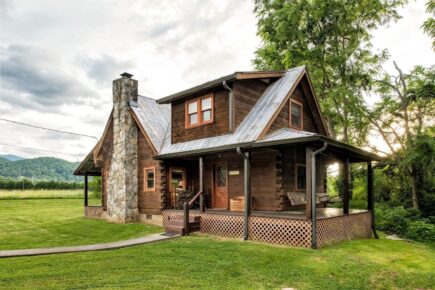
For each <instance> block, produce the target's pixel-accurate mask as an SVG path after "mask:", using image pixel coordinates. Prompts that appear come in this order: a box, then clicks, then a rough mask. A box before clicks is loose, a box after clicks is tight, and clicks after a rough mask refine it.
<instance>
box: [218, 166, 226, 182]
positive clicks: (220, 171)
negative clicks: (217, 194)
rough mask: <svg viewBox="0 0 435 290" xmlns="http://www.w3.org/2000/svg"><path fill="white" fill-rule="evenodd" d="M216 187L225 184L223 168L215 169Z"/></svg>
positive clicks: (224, 169) (224, 168)
mask: <svg viewBox="0 0 435 290" xmlns="http://www.w3.org/2000/svg"><path fill="white" fill-rule="evenodd" d="M216 175H217V176H216V177H217V186H218V187H223V186H226V184H227V168H226V167H224V166H219V167H218V168H216Z"/></svg>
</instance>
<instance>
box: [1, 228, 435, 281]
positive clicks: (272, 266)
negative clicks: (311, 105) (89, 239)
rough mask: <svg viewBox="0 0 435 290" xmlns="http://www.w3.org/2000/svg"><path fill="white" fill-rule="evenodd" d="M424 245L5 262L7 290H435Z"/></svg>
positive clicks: (146, 249)
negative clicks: (284, 288)
mask: <svg viewBox="0 0 435 290" xmlns="http://www.w3.org/2000/svg"><path fill="white" fill-rule="evenodd" d="M434 269H435V254H434V251H433V249H431V248H430V247H429V246H427V245H423V244H412V243H407V242H403V241H391V240H385V239H383V240H358V241H350V242H345V243H341V244H339V245H335V246H331V247H327V248H323V249H320V250H311V249H297V248H289V247H279V246H271V245H265V244H258V243H253V242H242V241H235V240H223V239H218V238H213V237H210V236H205V235H197V234H195V235H193V236H190V237H182V238H179V239H175V240H169V241H165V242H159V243H155V244H148V245H141V246H136V247H131V248H124V249H118V250H112V251H101V252H87V253H78V254H62V255H52V256H36V257H26V258H10V259H0V288H4V289H91V288H92V289H281V288H283V287H293V288H295V289H433V287H434V285H435V273H434Z"/></svg>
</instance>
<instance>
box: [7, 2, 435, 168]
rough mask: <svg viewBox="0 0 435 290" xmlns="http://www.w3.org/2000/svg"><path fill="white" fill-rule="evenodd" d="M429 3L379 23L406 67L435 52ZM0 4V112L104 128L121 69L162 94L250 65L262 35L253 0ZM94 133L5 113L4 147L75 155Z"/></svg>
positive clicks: (378, 38) (147, 90)
mask: <svg viewBox="0 0 435 290" xmlns="http://www.w3.org/2000/svg"><path fill="white" fill-rule="evenodd" d="M424 3H425V1H415V2H414V1H411V3H410V4H409V5H408V6H406V7H405V8H403V9H401V10H400V12H401V15H402V16H403V19H401V20H399V21H398V22H397V23H391V24H390V25H389V26H388V27H384V28H382V29H380V30H378V31H375V32H374V35H375V38H374V45H375V49H383V48H387V49H389V51H390V54H391V59H392V60H393V59H394V60H396V61H397V62H398V63H399V65H400V66H401V67H402V68H403V69H404V70H405V71H407V70H409V69H410V68H411V67H412V66H413V65H415V64H422V65H429V64H433V63H434V62H435V57H434V53H433V51H432V50H431V46H430V40H429V38H428V37H427V36H426V35H425V34H423V32H422V31H421V29H420V26H421V24H422V22H423V21H424V20H425V19H426V18H427V15H425V13H424ZM0 6H1V7H0V13H1V15H0V69H1V74H0V118H6V119H11V120H15V121H20V122H26V123H31V124H34V125H38V126H44V127H49V128H55V129H60V130H67V131H73V132H78V133H82V134H87V135H92V136H97V137H99V136H100V135H101V133H102V131H103V129H104V124H105V122H106V120H107V118H108V115H109V112H110V109H111V98H112V95H111V81H112V80H113V79H115V78H117V77H118V75H119V74H120V73H122V72H124V71H128V72H130V73H132V74H133V75H134V78H136V79H137V80H139V91H140V93H141V94H144V95H147V96H150V97H153V98H161V97H164V96H166V95H168V94H171V93H174V92H177V91H179V90H182V89H185V88H188V87H190V86H193V85H196V84H199V83H202V82H204V81H207V80H210V79H213V78H216V77H219V76H222V75H226V74H229V73H231V72H234V71H237V70H250V69H252V65H251V60H252V59H253V54H254V51H255V49H256V48H257V47H258V46H259V44H260V41H259V39H258V38H257V36H256V19H255V17H254V15H253V14H252V8H253V7H252V2H251V1H248V0H245V1H237V0H231V1H230V0H227V1H223V0H200V1H199V0H198V1H193V0H190V1H169V0H147V1H132V0H129V1H115V0H113V1H112V0H93V1H89V0H88V1H85V0H74V1H72V0H71V1H55V0H37V1H36V0H35V1H25V0H22V1H18V0H17V1H14V0H0ZM387 68H388V69H390V68H391V64H388V65H387ZM95 142H96V141H95V140H93V139H90V138H85V137H76V136H68V135H62V134H58V133H54V132H49V131H43V130H38V129H31V128H26V127H22V126H18V125H15V124H10V123H7V122H4V121H1V120H0V154H2V153H12V154H17V155H20V156H25V157H36V156H47V155H50V156H56V157H61V158H65V159H69V160H73V161H78V160H80V159H81V158H82V157H83V156H84V155H85V154H86V153H87V152H89V150H90V149H91V148H92V146H93V145H94V144H95ZM4 144H6V145H7V144H9V145H15V146H21V147H29V148H36V149H43V150H47V151H53V152H59V153H53V152H44V151H37V150H30V149H24V148H13V147H10V146H5V145H4ZM61 153H64V154H61Z"/></svg>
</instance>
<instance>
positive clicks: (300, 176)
mask: <svg viewBox="0 0 435 290" xmlns="http://www.w3.org/2000/svg"><path fill="white" fill-rule="evenodd" d="M296 176H297V180H296V187H297V189H305V188H306V182H307V179H306V175H305V166H297V167H296Z"/></svg>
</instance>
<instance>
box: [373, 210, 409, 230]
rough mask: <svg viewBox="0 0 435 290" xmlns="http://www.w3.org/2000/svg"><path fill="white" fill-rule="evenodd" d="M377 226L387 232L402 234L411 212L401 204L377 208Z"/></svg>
mask: <svg viewBox="0 0 435 290" xmlns="http://www.w3.org/2000/svg"><path fill="white" fill-rule="evenodd" d="M376 216H377V222H376V225H377V228H378V229H379V230H381V231H385V232H387V233H394V234H397V235H404V234H405V233H406V230H407V228H408V223H409V221H410V220H409V219H410V217H411V214H410V212H409V211H407V210H406V209H405V208H403V206H398V207H394V208H382V207H381V208H379V209H378V210H377V212H376Z"/></svg>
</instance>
